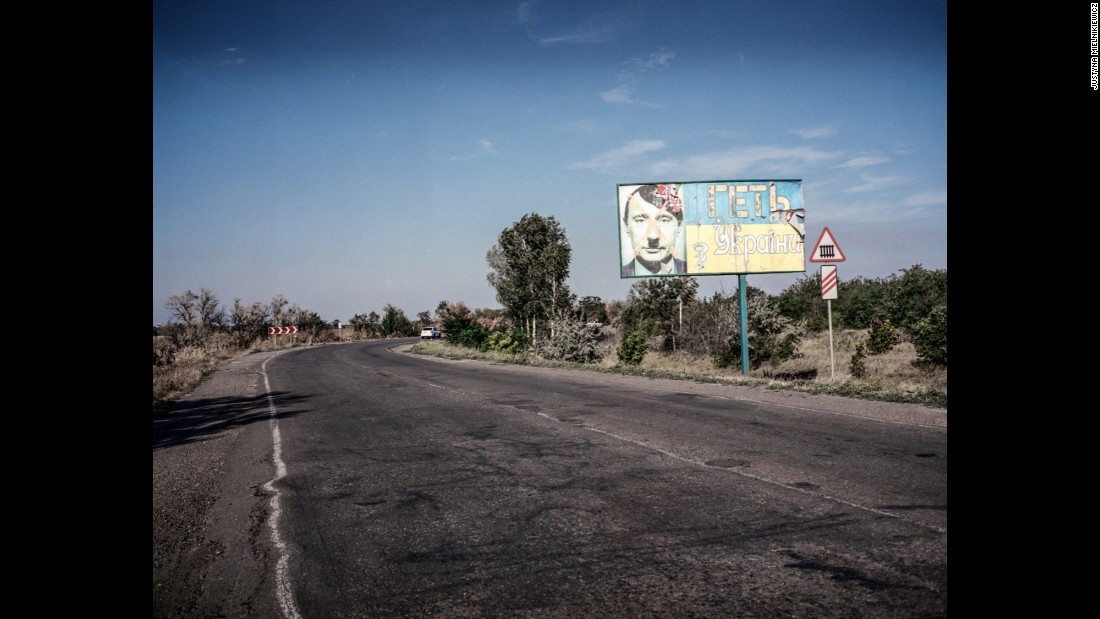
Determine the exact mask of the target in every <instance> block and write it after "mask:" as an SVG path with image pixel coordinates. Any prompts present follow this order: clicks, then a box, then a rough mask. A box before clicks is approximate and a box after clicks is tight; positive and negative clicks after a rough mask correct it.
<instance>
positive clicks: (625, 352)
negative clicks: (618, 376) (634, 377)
mask: <svg viewBox="0 0 1100 619" xmlns="http://www.w3.org/2000/svg"><path fill="white" fill-rule="evenodd" d="M648 349H649V342H648V341H646V335H645V331H643V330H641V329H635V330H633V331H629V332H627V333H626V334H625V335H624V336H623V342H622V344H620V345H619V353H618V355H619V362H620V363H623V364H625V365H638V364H640V363H641V362H642V359H644V358H645V353H646V350H648Z"/></svg>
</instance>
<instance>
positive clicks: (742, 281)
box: [737, 273, 749, 376]
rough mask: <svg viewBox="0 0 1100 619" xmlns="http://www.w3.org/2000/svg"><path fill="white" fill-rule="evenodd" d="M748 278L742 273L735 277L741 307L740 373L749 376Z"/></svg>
mask: <svg viewBox="0 0 1100 619" xmlns="http://www.w3.org/2000/svg"><path fill="white" fill-rule="evenodd" d="M748 281H749V278H748V276H747V275H745V274H744V273H741V274H740V275H738V276H737V289H738V291H739V295H740V296H739V298H740V299H741V301H740V303H738V305H740V306H741V373H742V374H744V375H745V376H748V375H749V293H748V290H749V284H748Z"/></svg>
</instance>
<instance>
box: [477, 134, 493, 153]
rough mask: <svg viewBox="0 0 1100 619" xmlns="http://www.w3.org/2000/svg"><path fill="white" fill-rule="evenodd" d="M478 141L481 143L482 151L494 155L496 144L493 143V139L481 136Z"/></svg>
mask: <svg viewBox="0 0 1100 619" xmlns="http://www.w3.org/2000/svg"><path fill="white" fill-rule="evenodd" d="M478 143H479V144H481V150H483V151H485V152H487V153H489V154H491V155H495V154H496V153H497V151H496V146H495V145H494V144H493V141H492V140H490V139H489V138H481V140H479V141H478Z"/></svg>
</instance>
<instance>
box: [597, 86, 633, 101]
mask: <svg viewBox="0 0 1100 619" xmlns="http://www.w3.org/2000/svg"><path fill="white" fill-rule="evenodd" d="M633 97H634V89H633V88H632V87H630V86H619V87H616V88H612V89H611V90H608V91H605V92H601V93H600V98H601V99H603V100H604V101H607V102H608V103H634V102H635V101H634V99H633Z"/></svg>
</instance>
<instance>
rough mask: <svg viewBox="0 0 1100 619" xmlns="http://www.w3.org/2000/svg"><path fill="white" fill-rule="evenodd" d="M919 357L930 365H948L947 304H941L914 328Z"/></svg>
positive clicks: (914, 341) (914, 343)
mask: <svg viewBox="0 0 1100 619" xmlns="http://www.w3.org/2000/svg"><path fill="white" fill-rule="evenodd" d="M913 348H914V349H916V351H917V358H918V359H919V360H920V361H921V362H923V363H926V364H928V365H933V366H937V365H938V366H943V367H947V306H946V305H940V306H937V307H936V308H935V309H933V310H932V311H931V312H929V313H928V315H927V316H925V317H924V318H922V319H921V320H920V321H919V322H918V323H917V324H916V326H915V327H914V328H913Z"/></svg>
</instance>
